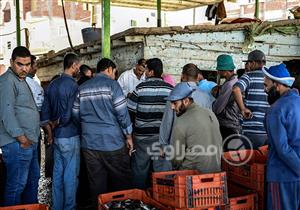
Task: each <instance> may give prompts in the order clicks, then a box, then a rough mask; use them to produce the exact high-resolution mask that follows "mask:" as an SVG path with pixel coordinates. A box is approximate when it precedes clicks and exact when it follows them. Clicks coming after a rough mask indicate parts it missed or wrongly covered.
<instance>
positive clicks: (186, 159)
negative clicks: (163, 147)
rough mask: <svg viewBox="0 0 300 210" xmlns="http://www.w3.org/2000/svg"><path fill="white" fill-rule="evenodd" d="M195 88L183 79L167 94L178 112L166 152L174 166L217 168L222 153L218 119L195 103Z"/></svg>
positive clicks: (181, 168)
mask: <svg viewBox="0 0 300 210" xmlns="http://www.w3.org/2000/svg"><path fill="white" fill-rule="evenodd" d="M194 90H195V89H194V88H193V87H191V86H190V85H189V84H188V83H187V82H182V83H179V84H178V85H176V87H175V88H174V89H173V90H172V91H171V93H170V95H169V97H167V98H166V100H168V101H171V106H172V109H173V110H174V111H175V112H176V115H177V119H176V121H175V125H174V129H173V134H172V136H173V145H172V147H171V148H172V149H171V150H169V151H167V152H166V155H167V157H168V158H171V159H172V163H173V167H174V168H175V169H179V170H187V169H195V170H199V171H201V172H204V173H212V172H218V171H220V170H221V168H220V166H221V153H222V136H221V133H220V129H219V123H218V120H217V118H216V116H215V114H214V113H213V112H211V111H209V110H207V109H203V108H201V107H199V106H198V105H196V104H195V103H194V100H193V98H192V93H193V91H194Z"/></svg>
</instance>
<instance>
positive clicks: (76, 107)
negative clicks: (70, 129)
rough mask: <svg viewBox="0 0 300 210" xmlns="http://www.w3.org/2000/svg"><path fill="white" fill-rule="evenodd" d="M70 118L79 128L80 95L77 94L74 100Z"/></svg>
mask: <svg viewBox="0 0 300 210" xmlns="http://www.w3.org/2000/svg"><path fill="white" fill-rule="evenodd" d="M72 118H73V121H74V123H75V124H76V125H77V126H79V125H80V93H79V92H78V93H77V96H76V99H75V101H74V104H73V108H72Z"/></svg>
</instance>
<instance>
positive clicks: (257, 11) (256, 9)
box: [254, 0, 259, 19]
mask: <svg viewBox="0 0 300 210" xmlns="http://www.w3.org/2000/svg"><path fill="white" fill-rule="evenodd" d="M254 16H255V17H256V18H257V19H259V0H255V13H254Z"/></svg>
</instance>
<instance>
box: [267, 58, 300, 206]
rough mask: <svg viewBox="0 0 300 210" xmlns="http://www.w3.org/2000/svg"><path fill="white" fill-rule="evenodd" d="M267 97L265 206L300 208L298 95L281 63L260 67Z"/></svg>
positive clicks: (299, 117)
mask: <svg viewBox="0 0 300 210" xmlns="http://www.w3.org/2000/svg"><path fill="white" fill-rule="evenodd" d="M263 72H264V74H265V79H264V85H265V91H266V93H267V94H268V101H269V102H270V103H271V104H272V106H271V108H270V109H269V110H268V112H267V113H266V119H265V120H266V121H265V127H266V131H267V134H268V138H269V155H268V162H267V182H268V193H267V195H268V210H271V209H272V210H274V209H276V210H277V209H278V210H287V209H291V210H292V209H293V210H294V209H300V197H299V195H300V112H299V104H300V97H299V93H298V91H297V90H296V89H291V88H290V87H291V86H292V85H293V82H294V78H293V77H291V76H290V74H289V72H288V70H287V68H286V66H285V65H284V64H280V65H277V66H272V67H270V69H269V70H263Z"/></svg>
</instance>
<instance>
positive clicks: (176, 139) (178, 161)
mask: <svg viewBox="0 0 300 210" xmlns="http://www.w3.org/2000/svg"><path fill="white" fill-rule="evenodd" d="M172 138H173V142H172V146H173V153H174V154H171V156H172V157H173V158H172V164H173V168H175V169H179V168H180V166H181V165H182V162H183V160H184V157H185V147H186V143H185V140H186V139H185V135H184V132H183V131H181V129H179V128H177V127H176V126H175V127H174V130H173V133H172ZM166 155H167V157H169V155H168V154H167V153H166Z"/></svg>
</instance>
